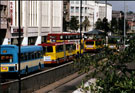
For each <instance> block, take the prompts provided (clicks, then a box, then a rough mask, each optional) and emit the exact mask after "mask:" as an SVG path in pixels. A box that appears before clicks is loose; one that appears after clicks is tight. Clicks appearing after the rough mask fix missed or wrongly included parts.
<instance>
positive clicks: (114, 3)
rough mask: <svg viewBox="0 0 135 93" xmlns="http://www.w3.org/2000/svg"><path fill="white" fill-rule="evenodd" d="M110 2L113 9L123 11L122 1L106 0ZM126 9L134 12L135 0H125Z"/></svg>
mask: <svg viewBox="0 0 135 93" xmlns="http://www.w3.org/2000/svg"><path fill="white" fill-rule="evenodd" d="M107 2H108V3H110V4H112V8H113V10H120V11H124V1H107ZM125 5H126V7H127V8H126V11H133V12H135V0H134V1H125Z"/></svg>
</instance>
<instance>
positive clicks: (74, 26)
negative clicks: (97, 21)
mask: <svg viewBox="0 0 135 93" xmlns="http://www.w3.org/2000/svg"><path fill="white" fill-rule="evenodd" d="M69 27H70V29H71V30H76V31H77V30H78V28H79V21H78V20H77V18H76V17H74V16H73V17H72V18H71V20H70V22H69Z"/></svg>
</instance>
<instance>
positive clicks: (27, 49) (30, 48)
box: [0, 45, 42, 53]
mask: <svg viewBox="0 0 135 93" xmlns="http://www.w3.org/2000/svg"><path fill="white" fill-rule="evenodd" d="M0 47H1V48H9V49H10V48H12V49H15V50H16V51H18V50H19V47H18V46H16V45H1V46H0ZM39 50H42V47H41V46H21V53H22V52H33V51H39Z"/></svg>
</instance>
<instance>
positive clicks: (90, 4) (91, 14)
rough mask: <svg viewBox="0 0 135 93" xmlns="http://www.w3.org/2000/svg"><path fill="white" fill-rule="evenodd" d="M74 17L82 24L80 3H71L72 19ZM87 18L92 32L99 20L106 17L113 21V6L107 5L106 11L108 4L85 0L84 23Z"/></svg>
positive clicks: (83, 5)
mask: <svg viewBox="0 0 135 93" xmlns="http://www.w3.org/2000/svg"><path fill="white" fill-rule="evenodd" d="M106 10H107V11H106ZM106 13H107V14H106ZM72 16H75V17H77V19H78V20H79V22H80V1H70V19H71V18H72ZM85 17H87V18H88V20H89V22H90V27H89V30H92V29H93V28H94V25H95V23H96V21H97V20H98V18H100V19H101V20H102V19H103V18H104V17H106V18H107V19H108V21H109V22H110V21H111V20H112V5H110V4H108V3H107V9H106V4H104V3H99V2H96V1H84V0H83V1H82V22H83V21H84V20H85ZM83 30H84V29H83ZM78 31H79V29H78Z"/></svg>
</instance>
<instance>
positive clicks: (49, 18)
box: [4, 0, 63, 45]
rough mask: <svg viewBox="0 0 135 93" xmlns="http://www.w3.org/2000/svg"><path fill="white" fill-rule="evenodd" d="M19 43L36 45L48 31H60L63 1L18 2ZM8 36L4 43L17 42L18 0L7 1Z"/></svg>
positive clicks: (43, 39)
mask: <svg viewBox="0 0 135 93" xmlns="http://www.w3.org/2000/svg"><path fill="white" fill-rule="evenodd" d="M20 3H21V4H20V24H21V44H22V45H37V44H40V43H42V42H45V41H46V35H47V34H48V33H59V32H62V24H63V22H62V21H63V1H51V0H50V1H36V0H35V1H21V2H20ZM8 6H9V16H10V18H11V26H10V31H9V32H10V36H9V37H7V38H5V40H4V44H8V42H7V41H10V42H11V44H18V1H9V2H8Z"/></svg>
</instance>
